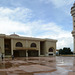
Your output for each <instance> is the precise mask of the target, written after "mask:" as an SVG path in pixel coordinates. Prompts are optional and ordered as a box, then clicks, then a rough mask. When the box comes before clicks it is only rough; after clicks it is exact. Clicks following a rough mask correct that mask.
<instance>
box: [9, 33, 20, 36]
mask: <svg viewBox="0 0 75 75" xmlns="http://www.w3.org/2000/svg"><path fill="white" fill-rule="evenodd" d="M10 36H19V35H17V34H15V33H14V34H11V35H10Z"/></svg>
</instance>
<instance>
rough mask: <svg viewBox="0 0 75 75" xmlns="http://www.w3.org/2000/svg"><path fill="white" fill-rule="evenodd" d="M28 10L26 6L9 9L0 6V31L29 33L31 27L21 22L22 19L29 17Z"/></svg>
mask: <svg viewBox="0 0 75 75" xmlns="http://www.w3.org/2000/svg"><path fill="white" fill-rule="evenodd" d="M30 12H31V10H29V9H27V8H26V9H23V8H19V7H18V8H15V9H10V8H3V7H0V33H6V34H10V33H12V32H23V33H27V32H29V34H30V33H31V32H30V30H31V28H30V27H29V26H27V25H26V24H24V23H23V20H25V21H27V19H30V14H31V13H30ZM29 13H30V14H29ZM25 21H24V22H25Z"/></svg>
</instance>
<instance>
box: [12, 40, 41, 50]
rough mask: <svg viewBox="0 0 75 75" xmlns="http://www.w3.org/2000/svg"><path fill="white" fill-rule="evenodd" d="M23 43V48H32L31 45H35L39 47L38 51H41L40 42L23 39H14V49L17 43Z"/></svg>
mask: <svg viewBox="0 0 75 75" xmlns="http://www.w3.org/2000/svg"><path fill="white" fill-rule="evenodd" d="M17 42H21V43H22V44H23V48H31V47H30V45H31V43H35V44H36V45H37V47H36V49H37V50H40V41H32V40H22V39H13V49H14V50H15V49H16V43H17Z"/></svg>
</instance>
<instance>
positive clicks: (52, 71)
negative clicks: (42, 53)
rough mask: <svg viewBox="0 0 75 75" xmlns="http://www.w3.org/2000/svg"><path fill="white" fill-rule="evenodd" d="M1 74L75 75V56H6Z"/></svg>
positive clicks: (1, 63)
mask: <svg viewBox="0 0 75 75" xmlns="http://www.w3.org/2000/svg"><path fill="white" fill-rule="evenodd" d="M0 75H75V57H29V58H15V59H14V60H12V59H11V58H5V59H4V60H3V61H0Z"/></svg>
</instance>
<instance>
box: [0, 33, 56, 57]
mask: <svg viewBox="0 0 75 75" xmlns="http://www.w3.org/2000/svg"><path fill="white" fill-rule="evenodd" d="M56 42H57V40H54V39H41V38H33V37H23V36H19V35H17V34H15V33H14V34H11V35H5V34H0V54H3V55H4V56H5V57H11V56H12V55H14V57H37V56H50V55H55V54H56Z"/></svg>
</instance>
